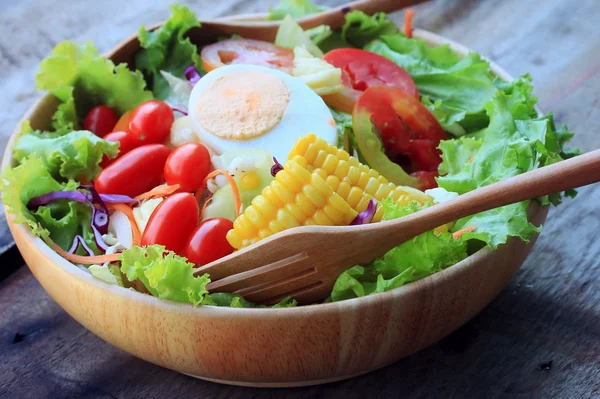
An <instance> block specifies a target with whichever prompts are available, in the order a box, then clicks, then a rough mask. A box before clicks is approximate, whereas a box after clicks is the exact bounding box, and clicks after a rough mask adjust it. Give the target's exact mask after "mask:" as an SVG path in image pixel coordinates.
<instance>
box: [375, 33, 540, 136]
mask: <svg viewBox="0 0 600 399" xmlns="http://www.w3.org/2000/svg"><path fill="white" fill-rule="evenodd" d="M365 49H366V50H369V51H372V52H374V53H377V54H380V55H382V56H384V57H386V58H388V59H390V60H392V61H394V62H395V63H397V64H398V65H400V66H401V67H402V68H404V69H405V70H406V71H407V72H408V73H410V75H411V76H412V78H413V79H414V81H415V84H416V85H417V87H418V89H419V92H420V94H421V95H422V96H423V103H424V104H425V105H426V106H428V107H429V109H430V110H431V111H432V112H433V114H434V115H435V116H436V118H437V119H438V121H439V122H440V124H441V125H442V126H443V127H444V129H445V130H446V131H448V132H450V133H453V134H455V135H458V136H460V135H463V134H465V133H469V132H475V131H477V130H480V129H483V128H485V127H486V126H487V125H488V123H489V118H488V117H487V115H486V112H485V105H486V104H487V103H488V102H489V101H491V100H492V98H493V96H494V95H495V94H496V93H497V92H504V93H505V94H507V95H508V97H509V99H510V100H509V109H510V111H511V112H512V113H513V115H514V117H515V118H517V119H529V118H532V117H535V116H536V115H537V113H536V111H535V104H536V102H537V99H536V98H535V97H534V96H533V95H532V89H533V87H532V86H531V77H530V76H529V75H525V76H523V77H521V78H520V79H518V80H516V81H514V82H510V83H508V82H504V81H502V80H500V79H498V78H496V77H494V76H493V74H492V72H491V69H490V66H489V64H488V62H487V61H486V60H485V59H483V58H482V57H481V56H480V55H479V54H477V53H469V54H467V55H466V56H465V57H462V58H461V57H459V56H458V55H457V54H456V53H454V51H452V49H451V48H450V47H449V46H448V45H443V46H437V47H429V46H428V45H427V44H426V43H425V42H424V41H422V40H417V39H409V38H407V37H405V36H404V35H401V34H395V35H384V36H381V37H380V38H379V40H375V41H373V42H371V43H369V44H368V45H367V46H366V47H365Z"/></svg>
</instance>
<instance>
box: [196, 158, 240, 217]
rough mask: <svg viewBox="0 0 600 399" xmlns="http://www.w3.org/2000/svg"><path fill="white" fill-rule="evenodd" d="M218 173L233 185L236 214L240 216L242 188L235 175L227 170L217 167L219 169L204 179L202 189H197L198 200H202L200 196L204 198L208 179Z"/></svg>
mask: <svg viewBox="0 0 600 399" xmlns="http://www.w3.org/2000/svg"><path fill="white" fill-rule="evenodd" d="M218 175H223V176H225V178H226V179H227V181H229V184H230V185H231V192H232V193H233V199H234V200H235V216H236V217H237V216H240V213H241V212H242V198H241V197H240V190H238V186H237V184H236V183H235V180H234V179H233V177H232V176H231V175H230V174H229V173H227V171H225V170H222V169H217V170H213V171H212V172H210V173H209V174H208V175H207V176H206V177H205V178H204V181H203V182H202V185H201V186H200V189H199V190H198V191H196V199H198V201H200V198H202V194H203V193H204V188H205V187H206V183H208V180H210V179H212V178H214V177H215V176H218ZM205 205H206V204H205Z"/></svg>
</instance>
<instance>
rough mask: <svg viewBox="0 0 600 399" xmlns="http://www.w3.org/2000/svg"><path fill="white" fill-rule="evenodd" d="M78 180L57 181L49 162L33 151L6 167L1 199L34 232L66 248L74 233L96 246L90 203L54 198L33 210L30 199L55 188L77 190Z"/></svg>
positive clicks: (0, 179) (10, 211)
mask: <svg viewBox="0 0 600 399" xmlns="http://www.w3.org/2000/svg"><path fill="white" fill-rule="evenodd" d="M78 185H79V183H77V182H75V181H73V180H69V181H68V182H66V183H60V182H58V181H57V180H56V179H55V178H54V177H53V176H52V174H51V173H50V171H49V170H48V168H47V166H46V162H45V161H44V160H43V159H42V158H40V157H39V156H37V155H36V154H30V155H29V156H28V157H26V158H24V159H22V160H21V164H20V165H19V166H16V167H10V166H8V167H6V168H5V169H4V171H3V172H2V177H1V178H0V192H1V193H2V201H3V202H4V204H5V205H6V206H7V207H8V208H9V213H10V214H11V215H13V216H14V218H15V219H14V220H15V222H16V223H24V224H27V225H29V227H31V229H32V231H33V233H34V234H36V235H37V236H39V237H42V238H48V237H49V238H50V239H52V241H54V242H55V243H56V244H58V245H59V246H60V247H61V248H63V249H69V248H70V247H71V244H72V243H73V239H74V238H75V235H82V236H83V237H84V238H85V239H86V242H87V243H88V244H89V245H90V246H91V247H92V249H94V250H96V249H97V248H96V245H95V243H94V242H93V237H92V232H91V229H90V221H91V217H92V215H91V209H90V207H89V205H87V204H82V203H79V202H74V201H64V200H63V201H55V202H52V203H50V204H48V205H46V206H40V207H39V208H37V209H36V210H34V211H31V210H29V209H27V203H28V202H29V201H30V200H31V199H33V198H35V197H38V196H40V195H43V194H47V193H50V192H54V191H70V190H75V189H76V188H77V186H78Z"/></svg>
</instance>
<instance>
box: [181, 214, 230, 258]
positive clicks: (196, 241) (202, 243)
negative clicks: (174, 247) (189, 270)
mask: <svg viewBox="0 0 600 399" xmlns="http://www.w3.org/2000/svg"><path fill="white" fill-rule="evenodd" d="M232 228H233V222H232V221H231V220H229V219H225V218H212V219H206V220H205V221H203V222H202V223H201V224H200V226H198V227H197V228H196V229H195V230H194V232H193V233H192V234H191V235H190V237H189V239H188V242H187V244H186V246H185V251H186V252H185V257H186V258H188V260H189V261H190V262H192V263H195V264H197V265H207V264H209V263H210V262H213V261H215V260H217V259H221V258H222V257H224V256H227V255H229V254H230V253H232V252H233V247H232V246H231V245H230V244H229V242H228V241H227V238H225V237H226V235H227V232H228V231H229V230H231V229H232Z"/></svg>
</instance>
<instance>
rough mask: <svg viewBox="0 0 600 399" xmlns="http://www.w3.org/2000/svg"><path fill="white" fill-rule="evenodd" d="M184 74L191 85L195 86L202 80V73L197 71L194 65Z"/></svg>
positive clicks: (186, 69)
mask: <svg viewBox="0 0 600 399" xmlns="http://www.w3.org/2000/svg"><path fill="white" fill-rule="evenodd" d="M183 74H184V75H185V78H186V79H187V81H188V82H190V84H191V85H192V86H193V85H195V84H196V83H198V81H199V80H200V77H201V76H200V72H198V70H197V69H196V67H195V66H194V65H190V66H189V67H187V68H185V71H184V72H183Z"/></svg>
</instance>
